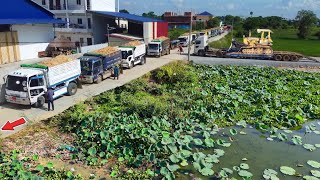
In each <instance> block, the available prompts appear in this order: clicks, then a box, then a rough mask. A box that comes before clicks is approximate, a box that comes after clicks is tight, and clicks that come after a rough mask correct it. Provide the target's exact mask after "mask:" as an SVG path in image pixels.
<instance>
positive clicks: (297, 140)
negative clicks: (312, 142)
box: [291, 135, 302, 145]
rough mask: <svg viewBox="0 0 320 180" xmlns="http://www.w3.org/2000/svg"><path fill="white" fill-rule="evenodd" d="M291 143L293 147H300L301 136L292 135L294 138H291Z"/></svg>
mask: <svg viewBox="0 0 320 180" xmlns="http://www.w3.org/2000/svg"><path fill="white" fill-rule="evenodd" d="M291 141H292V142H293V144H295V145H302V138H301V136H297V135H294V136H293V137H292V139H291Z"/></svg>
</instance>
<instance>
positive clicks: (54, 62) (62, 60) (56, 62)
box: [39, 55, 73, 67]
mask: <svg viewBox="0 0 320 180" xmlns="http://www.w3.org/2000/svg"><path fill="white" fill-rule="evenodd" d="M72 60H73V59H72V58H71V57H69V56H66V55H59V56H57V57H55V58H52V59H49V60H46V61H42V62H40V63H39V64H40V65H44V66H48V67H53V66H57V65H59V64H63V63H66V62H69V61H72Z"/></svg>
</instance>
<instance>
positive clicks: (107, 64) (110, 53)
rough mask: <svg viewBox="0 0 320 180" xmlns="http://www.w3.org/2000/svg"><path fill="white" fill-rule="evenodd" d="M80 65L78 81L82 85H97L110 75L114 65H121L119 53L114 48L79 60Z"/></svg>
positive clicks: (85, 55)
mask: <svg viewBox="0 0 320 180" xmlns="http://www.w3.org/2000/svg"><path fill="white" fill-rule="evenodd" d="M79 59H80V63H81V76H80V80H81V82H84V83H97V84H99V83H100V82H101V81H102V80H104V79H105V78H107V77H109V76H110V75H111V72H112V69H113V67H114V66H115V65H118V64H120V63H121V59H122V58H121V51H120V50H118V49H117V48H115V47H106V48H102V49H99V50H96V51H93V52H90V53H86V54H84V55H83V56H82V57H80V58H79Z"/></svg>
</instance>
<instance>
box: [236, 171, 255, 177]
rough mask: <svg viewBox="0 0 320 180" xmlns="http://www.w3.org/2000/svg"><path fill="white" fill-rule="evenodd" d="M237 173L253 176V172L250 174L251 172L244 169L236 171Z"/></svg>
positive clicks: (243, 175) (242, 175)
mask: <svg viewBox="0 0 320 180" xmlns="http://www.w3.org/2000/svg"><path fill="white" fill-rule="evenodd" d="M238 174H239V176H241V177H252V176H253V174H252V173H251V172H249V171H246V170H240V171H239V172H238Z"/></svg>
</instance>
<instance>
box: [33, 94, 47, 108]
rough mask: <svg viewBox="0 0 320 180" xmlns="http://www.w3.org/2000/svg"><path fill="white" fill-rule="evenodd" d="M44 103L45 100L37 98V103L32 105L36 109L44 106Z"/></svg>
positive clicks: (41, 97)
mask: <svg viewBox="0 0 320 180" xmlns="http://www.w3.org/2000/svg"><path fill="white" fill-rule="evenodd" d="M45 101H46V98H44V96H40V97H38V99H37V102H36V103H35V104H34V107H36V108H40V107H42V106H43V105H44V103H45Z"/></svg>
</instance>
